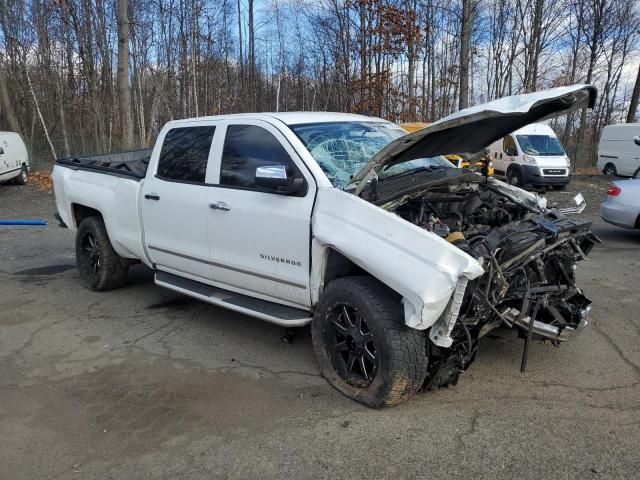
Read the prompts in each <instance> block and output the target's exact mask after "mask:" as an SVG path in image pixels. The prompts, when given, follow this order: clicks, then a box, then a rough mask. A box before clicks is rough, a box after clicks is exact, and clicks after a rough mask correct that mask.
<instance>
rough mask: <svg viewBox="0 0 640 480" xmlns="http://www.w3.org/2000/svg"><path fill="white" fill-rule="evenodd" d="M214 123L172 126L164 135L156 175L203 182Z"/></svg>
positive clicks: (177, 179)
mask: <svg viewBox="0 0 640 480" xmlns="http://www.w3.org/2000/svg"><path fill="white" fill-rule="evenodd" d="M215 128H216V127H215V126H211V125H208V126H199V127H181V128H172V129H171V130H169V131H168V132H167V134H166V136H165V137H164V142H163V144H162V150H161V151H160V160H159V162H158V171H157V174H156V175H157V177H158V178H161V179H163V180H171V181H177V182H188V183H204V179H205V175H206V172H207V162H208V161H209V150H210V149H211V140H212V139H213V133H214V132H215Z"/></svg>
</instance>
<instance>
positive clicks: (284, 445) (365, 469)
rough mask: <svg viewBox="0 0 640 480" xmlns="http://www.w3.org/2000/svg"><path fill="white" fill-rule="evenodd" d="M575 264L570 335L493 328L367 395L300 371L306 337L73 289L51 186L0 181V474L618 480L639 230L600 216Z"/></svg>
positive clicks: (561, 199)
mask: <svg viewBox="0 0 640 480" xmlns="http://www.w3.org/2000/svg"><path fill="white" fill-rule="evenodd" d="M577 190H580V191H582V192H583V194H584V196H585V198H586V199H587V202H588V208H587V210H586V212H585V213H584V214H583V216H585V217H587V218H589V219H591V220H593V222H594V227H593V228H594V231H595V232H596V234H597V235H599V236H600V237H601V238H602V239H603V241H604V243H603V245H601V246H598V247H596V248H595V249H594V251H593V252H592V254H591V255H590V259H589V261H587V262H582V263H581V264H580V266H579V269H578V277H579V283H580V285H581V286H582V287H583V288H584V289H585V291H586V294H587V295H588V296H589V297H591V298H592V300H593V301H594V304H593V311H592V322H591V325H590V327H589V328H588V329H587V331H586V332H585V333H584V334H583V335H581V336H580V337H578V338H576V339H575V341H573V342H570V343H569V344H566V345H563V346H562V347H561V348H553V347H550V346H548V345H544V344H541V343H536V344H534V345H533V346H532V348H531V350H530V356H529V363H528V371H527V372H526V373H525V374H521V373H520V371H519V363H520V357H521V353H522V341H521V340H519V339H518V338H517V337H516V335H515V334H514V332H512V331H506V330H505V331H496V332H495V334H492V335H490V336H488V337H486V338H484V339H483V340H482V342H481V344H480V350H479V353H478V359H477V360H476V362H475V363H474V364H473V365H472V367H471V368H470V369H469V370H468V371H467V372H466V373H465V374H464V375H463V376H462V377H461V379H460V383H459V384H458V385H457V386H456V387H451V388H448V389H442V390H438V391H435V392H430V393H424V394H419V395H417V396H416V397H415V398H414V399H412V400H411V401H409V402H406V403H404V404H402V405H400V406H398V407H395V408H392V409H386V410H381V411H374V410H370V409H367V408H365V407H362V406H361V405H359V404H357V403H355V402H352V401H350V400H348V399H346V398H345V397H343V396H342V395H340V394H339V393H337V392H336V391H335V390H333V389H332V388H331V387H330V386H329V385H328V384H327V383H326V382H325V381H324V379H322V378H321V377H320V376H319V375H318V370H317V366H316V363H315V360H314V357H313V352H312V348H311V342H310V339H309V336H308V334H307V333H305V332H302V333H301V334H300V335H299V336H298V337H297V339H296V341H295V342H294V343H293V344H292V345H287V344H284V343H283V342H282V341H281V339H280V337H281V335H282V330H281V329H280V328H278V327H275V326H273V325H269V324H266V323H263V322H260V321H258V320H254V319H251V318H248V317H245V316H243V315H239V314H236V313H233V312H228V311H225V310H221V309H219V308H216V307H213V306H210V305H206V304H203V303H200V302H197V301H194V300H191V299H188V298H185V297H182V296H180V295H178V294H175V293H172V292H170V291H166V290H163V289H161V288H159V287H156V286H155V285H154V284H153V279H152V275H151V272H150V271H149V270H147V269H146V268H143V267H141V266H138V267H135V268H133V269H132V272H131V275H130V281H129V285H128V286H127V287H125V288H122V289H119V290H115V291H112V292H107V293H95V292H90V291H88V290H86V289H85V288H83V286H82V285H81V283H80V280H79V278H78V275H77V273H76V270H75V267H74V254H73V236H72V235H71V234H70V232H69V231H68V230H64V229H60V228H58V227H57V226H56V223H55V220H54V219H53V213H54V201H53V196H52V195H51V194H50V193H43V192H39V191H37V190H36V189H34V188H33V187H29V186H27V187H16V186H3V187H0V218H39V217H40V218H45V219H47V220H49V222H50V225H49V226H48V227H32V228H29V227H0V281H1V282H2V283H1V291H2V294H1V295H0V359H1V363H0V438H1V439H2V441H1V444H0V445H1V446H0V472H1V473H0V477H1V478H7V479H38V478H43V479H44V478H46V479H54V478H65V479H66V478H70V479H76V478H82V479H93V478H97V479H105V478H114V479H127V478H190V479H200V478H202V479H205V478H217V477H222V478H260V479H263V478H283V477H293V478H361V477H380V478H391V477H393V478H403V477H429V478H457V477H464V478H492V479H494V478H513V477H516V476H517V477H520V478H563V479H566V478H581V479H583V478H587V479H590V478H634V477H637V475H638V471H639V469H640V454H639V453H638V445H640V433H639V432H638V425H639V423H640V414H639V411H640V387H639V385H640V321H639V320H638V315H637V308H638V305H639V304H640V293H639V290H638V284H639V283H640V268H638V267H639V265H640V250H639V246H640V233H639V232H634V231H626V230H623V229H619V228H616V227H613V226H610V225H607V224H605V223H603V222H602V221H601V220H600V219H599V217H598V214H597V211H598V206H599V203H600V200H601V199H602V197H603V196H604V191H605V190H606V180H605V179H603V178H602V177H576V179H575V180H574V181H573V183H572V184H571V186H570V188H569V190H567V191H553V192H550V193H549V194H548V198H549V200H550V201H552V202H556V203H558V204H559V205H566V204H568V203H570V199H571V198H572V196H573V195H575V192H576V191H577Z"/></svg>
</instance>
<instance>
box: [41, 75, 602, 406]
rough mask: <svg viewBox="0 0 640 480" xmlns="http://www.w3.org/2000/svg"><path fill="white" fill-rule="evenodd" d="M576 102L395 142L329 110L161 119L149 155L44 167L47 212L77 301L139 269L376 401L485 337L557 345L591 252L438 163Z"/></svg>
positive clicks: (486, 115) (391, 127)
mask: <svg viewBox="0 0 640 480" xmlns="http://www.w3.org/2000/svg"><path fill="white" fill-rule="evenodd" d="M596 94H597V91H596V89H595V87H592V86H587V85H575V86H572V87H561V88H556V89H552V90H548V91H541V92H535V93H530V94H526V95H520V96H514V97H507V98H504V99H501V100H496V101H493V102H490V103H488V104H486V105H477V106H475V107H472V108H469V109H466V110H462V111H460V112H456V113H455V114H453V115H450V116H449V117H447V118H444V119H442V120H440V121H439V122H436V123H434V124H432V125H431V126H429V127H428V128H425V129H422V130H418V131H416V132H414V133H411V134H406V133H405V132H404V131H403V130H402V129H400V128H399V127H398V126H397V125H395V124H393V123H391V122H387V121H385V120H382V119H379V118H371V117H365V116H361V115H350V114H340V113H329V112H309V113H305V112H291V113H249V114H239V115H221V116H215V117H201V118H194V119H185V120H177V121H172V122H169V123H168V124H167V125H165V127H164V128H163V129H162V131H161V132H160V134H159V136H158V140H157V142H156V145H155V147H154V149H153V151H152V152H151V153H150V154H149V152H142V153H140V154H139V156H138V157H137V158H135V152H130V153H128V154H127V156H128V157H130V158H128V159H126V160H125V159H123V158H122V157H116V158H111V156H103V157H93V158H85V159H66V160H65V159H63V160H59V161H58V162H57V163H56V166H55V168H54V170H53V182H54V189H55V195H56V205H57V208H58V212H59V216H60V219H61V221H62V222H63V223H64V224H66V225H68V226H69V228H70V229H72V230H73V231H75V232H76V260H77V264H78V270H79V273H80V277H81V278H82V279H83V280H84V282H85V284H86V285H87V286H88V287H89V288H91V289H93V290H108V289H112V288H116V287H120V286H122V285H124V283H126V278H127V270H128V268H129V266H130V265H131V263H134V262H137V261H141V262H143V263H145V264H146V265H148V266H149V267H150V268H152V269H153V270H154V272H155V282H156V283H157V284H158V285H161V286H163V287H166V288H169V289H172V290H175V291H177V292H181V293H183V294H186V295H190V296H192V297H195V298H198V299H201V300H203V301H205V302H209V303H213V304H215V305H219V306H222V307H225V308H228V309H231V310H235V311H238V312H242V313H244V314H247V315H251V316H254V317H256V318H259V319H261V320H266V321H269V322H273V323H276V324H278V325H282V326H285V327H293V326H303V325H307V324H311V334H312V342H313V347H314V350H315V353H316V357H317V359H318V363H319V364H320V369H321V371H322V374H323V375H324V376H325V378H326V379H327V380H328V381H329V382H330V383H331V384H332V385H333V386H334V387H335V388H337V389H338V390H339V391H341V392H342V393H344V394H345V395H347V396H349V397H350V398H353V399H355V400H358V401H360V402H363V403H365V404H366V405H369V406H372V407H382V406H386V405H394V404H396V403H399V402H401V401H403V400H405V399H407V398H409V397H410V396H411V395H412V394H413V393H415V392H416V391H418V390H419V389H421V388H426V389H429V388H433V387H438V386H446V385H449V384H451V383H454V384H455V383H456V382H457V380H458V377H459V375H460V373H461V372H462V371H464V370H465V369H466V368H467V367H468V366H469V365H470V364H471V363H472V362H473V360H474V359H475V357H476V352H477V349H478V345H479V338H480V337H481V336H483V335H485V334H486V333H488V332H489V331H491V330H492V329H493V328H496V327H498V326H501V325H503V326H508V327H513V328H518V329H519V330H521V332H522V333H523V334H524V333H526V334H527V335H525V336H526V338H527V342H528V341H529V340H530V339H531V336H532V335H536V336H537V337H543V338H546V339H548V340H550V341H551V342H553V343H554V344H556V345H559V344H560V343H562V342H565V341H567V340H569V339H570V338H572V337H573V336H574V335H575V334H576V333H578V332H579V331H580V330H582V329H583V328H584V327H585V326H586V324H587V314H588V311H589V304H590V301H589V300H588V299H587V298H586V297H585V296H584V295H583V293H582V291H581V290H580V288H579V287H578V286H577V285H576V278H575V269H576V263H577V262H578V261H579V260H582V259H584V258H585V255H587V254H588V253H589V251H590V250H591V248H592V247H593V246H594V245H595V244H596V243H597V242H598V241H599V240H598V238H597V237H595V236H594V235H593V234H592V233H591V232H590V228H591V222H589V221H585V220H580V219H575V218H569V217H567V216H565V215H564V214H563V212H562V211H559V210H555V209H554V210H549V209H547V208H546V200H545V199H543V198H540V197H538V196H537V195H534V194H531V193H529V192H526V191H524V190H522V189H519V188H515V187H513V186H510V185H507V184H505V183H504V182H501V181H499V180H496V179H494V178H492V177H484V176H481V175H478V174H476V173H474V172H471V171H469V170H467V169H459V168H454V167H453V166H452V165H451V163H450V162H449V161H447V160H446V159H445V158H444V157H442V156H441V155H443V154H449V153H453V152H458V151H471V152H477V151H481V150H482V149H483V148H486V147H487V145H488V144H489V143H490V142H492V141H493V140H495V139H496V138H500V137H502V136H504V135H505V133H506V132H508V131H509V129H510V128H511V127H512V126H513V125H516V126H522V125H524V124H526V123H527V122H530V121H532V120H536V119H538V118H541V117H548V116H549V115H552V114H554V113H556V114H564V113H567V112H568V111H571V110H576V109H579V108H584V107H587V106H592V105H593V103H594V102H595V98H596ZM505 125H506V126H505ZM461 130H462V131H464V132H467V131H468V132H473V134H465V133H463V134H460V131H461ZM527 345H528V343H527ZM526 351H527V350H526V348H525V349H524V352H526ZM523 359H526V355H525V354H523Z"/></svg>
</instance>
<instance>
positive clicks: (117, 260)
mask: <svg viewBox="0 0 640 480" xmlns="http://www.w3.org/2000/svg"><path fill="white" fill-rule="evenodd" d="M76 263H77V265H78V271H79V272H80V278H82V280H83V281H84V283H85V285H86V286H87V287H89V288H90V289H91V290H95V291H97V292H101V291H104V290H112V289H114V288H118V287H121V286H122V285H124V284H125V282H126V281H127V272H128V270H129V263H128V262H127V261H126V260H125V259H124V258H122V257H121V256H120V255H118V254H117V253H116V252H115V250H114V249H113V247H112V246H111V242H110V241H109V235H107V229H106V228H105V226H104V222H103V221H102V218H100V217H87V218H85V219H84V220H82V222H81V223H80V226H79V227H78V232H77V233H76Z"/></svg>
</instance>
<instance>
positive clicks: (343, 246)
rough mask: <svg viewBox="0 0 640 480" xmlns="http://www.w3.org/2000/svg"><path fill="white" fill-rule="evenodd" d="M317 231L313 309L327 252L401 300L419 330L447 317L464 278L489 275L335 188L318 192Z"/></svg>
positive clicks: (421, 233) (397, 219) (430, 236)
mask: <svg viewBox="0 0 640 480" xmlns="http://www.w3.org/2000/svg"><path fill="white" fill-rule="evenodd" d="M312 232H313V239H312V257H313V258H312V260H313V261H312V272H311V279H312V284H311V294H312V302H313V303H314V304H315V303H316V302H317V301H318V298H319V296H320V293H321V290H322V288H323V285H322V282H323V281H322V277H323V273H324V258H325V256H326V251H327V249H328V248H333V249H334V250H336V251H338V252H340V254H342V255H344V256H345V257H346V258H348V259H349V260H351V261H352V262H353V263H355V264H356V265H358V266H359V267H361V268H362V269H364V270H366V271H367V272H368V273H370V274H371V275H373V276H374V277H376V278H377V279H378V280H380V281H381V282H382V283H384V284H385V285H387V286H388V287H390V288H391V289H393V290H394V291H396V292H397V293H399V294H400V295H402V297H403V304H404V311H405V322H406V324H407V325H408V326H410V327H413V328H416V329H420V330H424V329H426V328H429V327H430V326H431V325H433V324H434V323H435V322H436V320H437V319H438V317H439V316H440V315H441V314H442V312H443V311H444V309H445V308H446V306H447V303H448V301H449V298H450V297H451V295H452V293H453V290H454V288H455V286H456V284H457V282H458V278H459V277H460V276H462V275H464V276H465V277H467V278H468V279H470V280H471V279H474V278H476V277H478V276H480V275H482V274H483V273H484V270H483V269H482V267H481V266H480V264H479V263H478V262H477V261H476V260H475V259H474V258H473V257H471V256H469V255H467V254H466V253H464V252H463V251H462V250H460V249H458V248H457V247H455V246H453V245H451V244H450V243H449V242H447V241H446V240H444V239H442V238H440V237H439V236H437V235H435V234H433V233H431V232H428V231H426V230H424V229H421V228H419V227H417V226H415V225H413V224H411V223H409V222H407V221H406V220H403V219H402V218H401V217H399V216H397V215H395V214H392V213H390V212H387V211H386V210H383V209H382V208H380V207H376V206H375V205H372V204H370V203H368V202H366V201H364V200H362V199H361V198H359V197H356V196H355V195H352V194H349V193H346V192H344V191H341V190H338V189H334V188H329V189H327V188H322V189H319V190H318V194H317V199H316V206H315V209H314V214H313V218H312Z"/></svg>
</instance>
